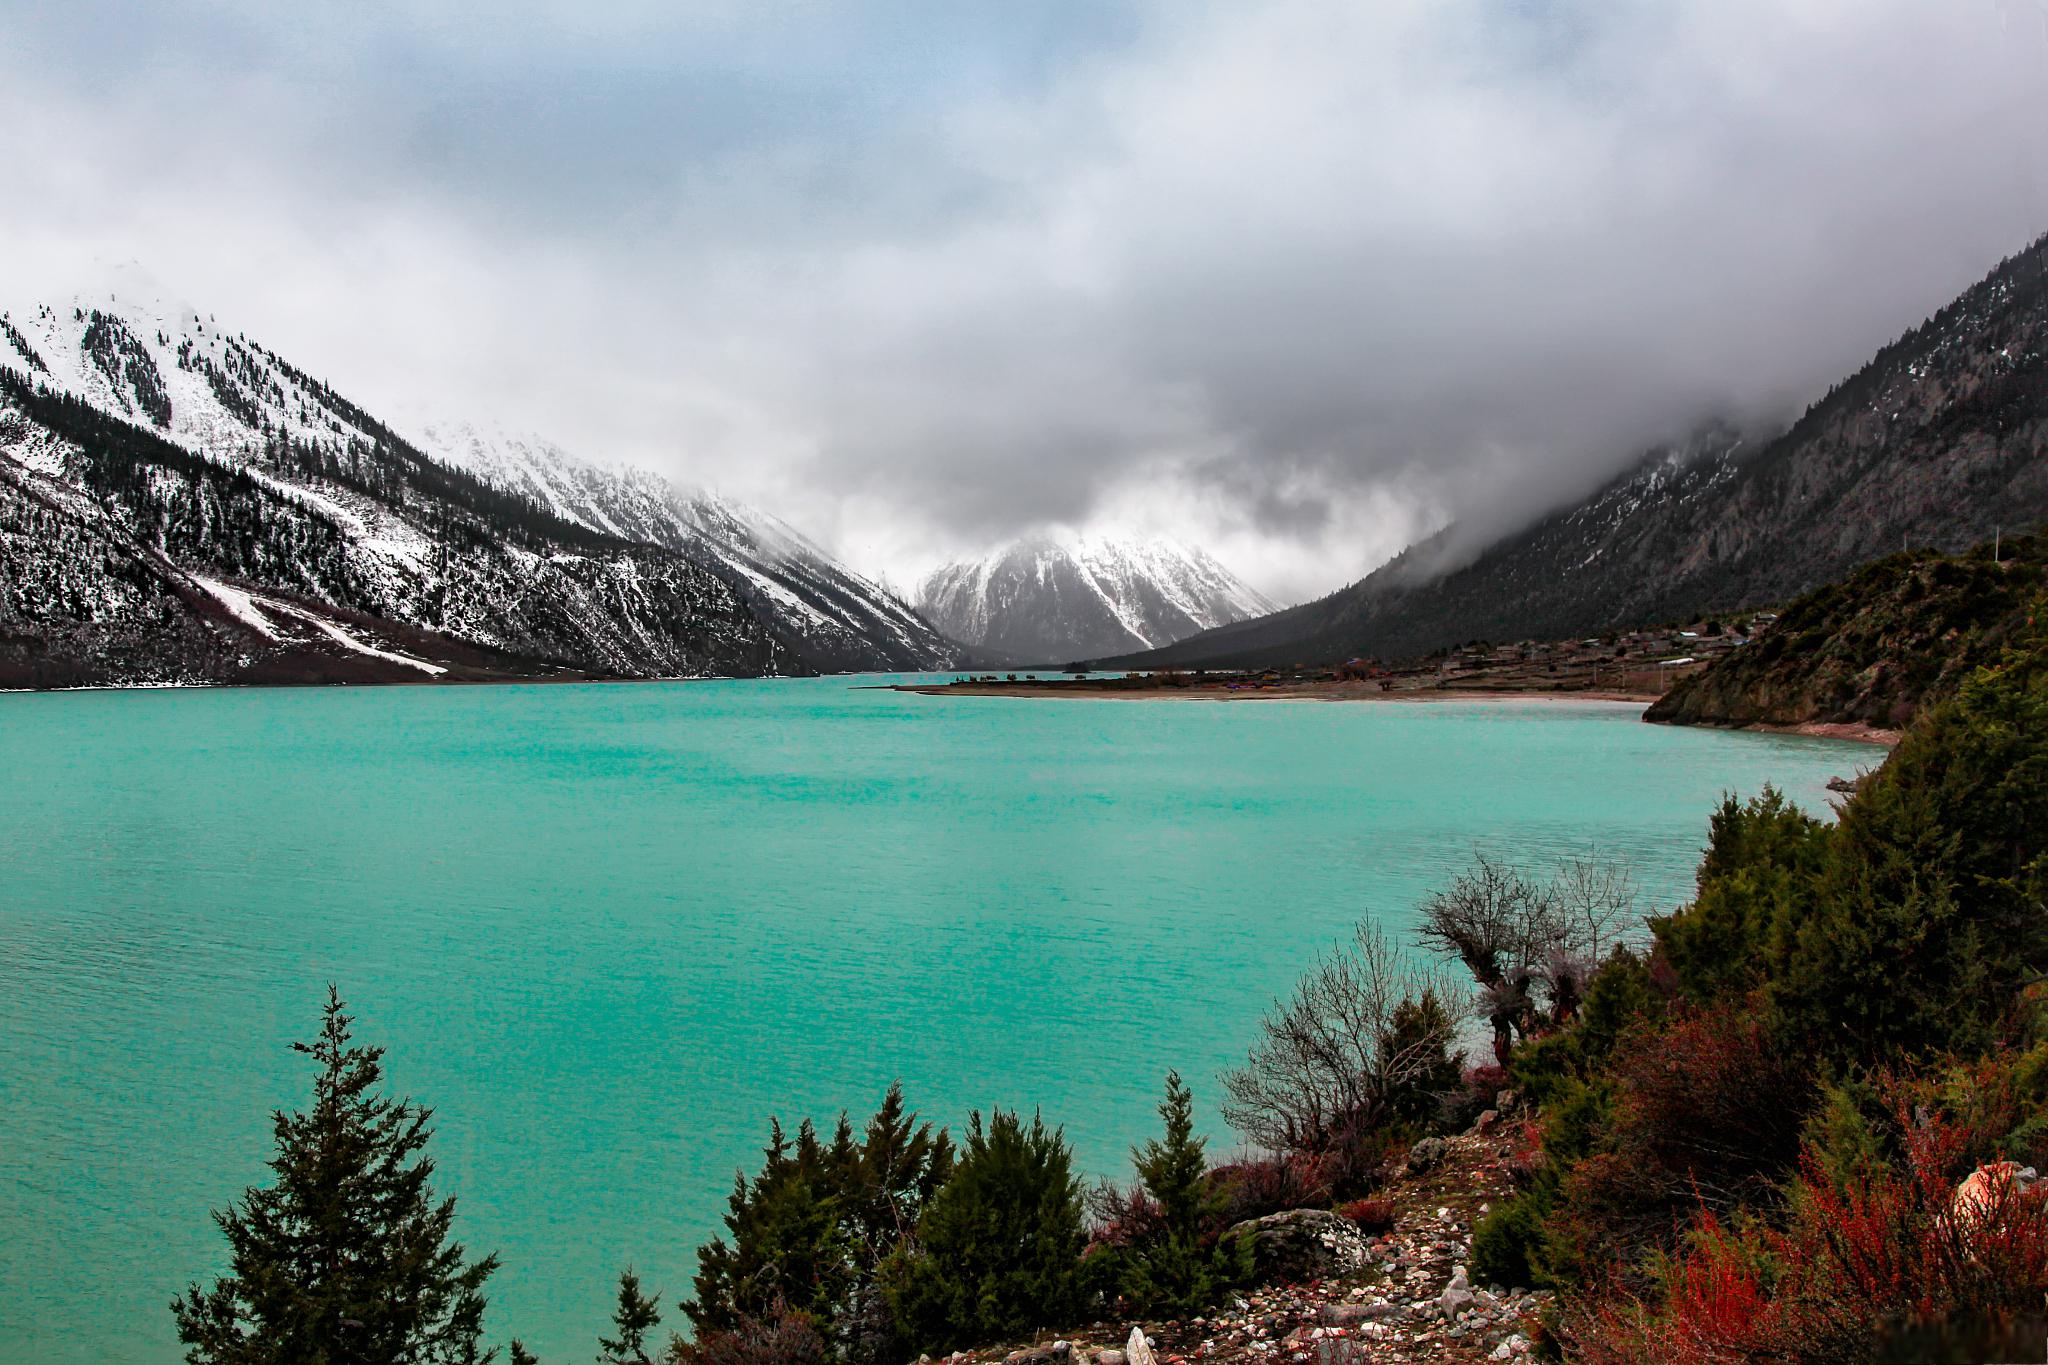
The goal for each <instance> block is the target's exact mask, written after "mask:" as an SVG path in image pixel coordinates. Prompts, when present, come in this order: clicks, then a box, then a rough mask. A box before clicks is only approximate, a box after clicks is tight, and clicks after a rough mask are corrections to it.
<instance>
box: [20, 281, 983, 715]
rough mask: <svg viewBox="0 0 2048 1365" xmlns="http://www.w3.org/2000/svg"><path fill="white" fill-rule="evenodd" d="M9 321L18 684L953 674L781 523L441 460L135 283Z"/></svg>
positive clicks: (648, 489)
mask: <svg viewBox="0 0 2048 1365" xmlns="http://www.w3.org/2000/svg"><path fill="white" fill-rule="evenodd" d="M0 303H4V304H5V307H4V310H0V312H4V321H0V371H4V373H0V569H4V573H0V686H4V685H60V684H71V683H93V682H161V681H270V680H278V681H283V680H343V681H354V680H366V681H367V680H376V679H382V678H407V677H409V678H414V679H417V678H419V677H422V676H434V677H439V676H443V675H442V674H441V673H437V672H434V671H433V670H434V669H442V670H447V671H449V672H450V673H451V674H452V675H453V676H458V677H493V676H539V675H547V674H550V673H562V672H567V673H572V674H577V673H580V674H590V675H596V676H618V677H653V676H703V675H757V674H762V673H803V672H815V671H820V670H831V669H842V668H855V667H887V668H922V667H929V666H932V665H933V664H935V663H940V662H943V661H944V657H945V650H946V646H945V644H944V642H943V641H940V640H939V639H938V637H937V636H936V635H934V634H933V633H932V632H931V631H930V630H929V628H926V627H923V626H922V623H921V622H917V621H916V618H915V617H914V616H912V615H911V614H910V613H908V612H907V611H905V610H903V609H902V608H901V604H900V603H893V602H892V601H891V600H889V599H887V594H883V593H880V591H879V590H873V591H872V592H869V591H867V590H869V589H872V585H866V584H865V581H864V580H859V579H857V578H856V577H855V576H853V575H850V574H845V573H844V571H843V570H838V569H837V566H836V565H833V564H831V562H830V560H829V559H828V558H827V557H825V556H824V555H823V554H822V553H820V552H817V551H816V550H815V548H814V547H809V546H807V545H804V544H803V543H802V542H801V538H800V537H796V536H795V535H794V534H793V533H786V532H785V531H784V530H783V529H781V528H778V527H776V526H775V525H774V524H773V523H770V522H768V521H767V520H766V519H765V518H758V517H752V516H748V515H744V514H741V513H739V512H737V511H735V510H731V509H723V508H722V507H721V506H720V505H717V504H714V503H709V502H706V503H705V504H704V505H702V506H701V507H698V508H697V510H696V511H695V513H694V516H695V523H694V524H695V525H697V526H698V527H700V528H715V532H714V530H709V529H700V530H698V531H697V532H695V533H693V532H692V530H691V526H692V524H693V523H692V522H691V520H690V519H688V518H685V517H684V516H682V515H681V514H680V513H679V512H677V511H676V510H675V509H674V508H668V509H667V510H665V511H663V510H661V509H662V508H663V507H665V506H666V504H667V503H668V502H670V501H683V500H677V499H670V498H668V497H667V495H665V494H663V493H661V492H660V491H659V490H658V489H657V488H655V487H654V486H653V484H652V483H650V482H648V481H645V480H642V481H641V482H640V483H634V482H633V481H631V480H625V481H611V480H608V479H607V478H606V477H604V476H602V475H601V472H600V471H593V470H590V469H587V468H584V467H579V466H577V465H575V463H574V462H572V461H566V460H562V461H560V462H559V464H560V469H559V472H558V477H561V478H569V479H576V478H580V479H583V480H584V481H585V486H584V489H583V491H582V493H581V495H580V496H578V495H577V490H576V489H574V488H569V487H564V488H560V489H555V488H549V489H545V490H543V489H539V488H528V487H522V486H520V485H518V484H517V483H516V482H514V483H511V484H510V486H507V484H505V483H501V482H499V481H496V480H494V479H493V478H487V477H483V476H480V475H479V474H478V473H475V472H471V470H469V469H465V468H462V467H459V466H457V465H450V464H444V463H442V462H440V461H437V460H434V459H432V458H430V456H429V455H428V454H427V453H425V452H423V451H422V450H421V449H420V448H419V446H418V444H417V443H416V442H414V441H412V440H409V439H407V438H406V437H404V436H402V435H400V434H399V433H398V432H396V431H394V430H393V429H392V428H391V427H390V426H389V425H388V424H387V423H385V422H384V421H382V420H380V419H379V418H377V417H375V416H373V415H371V414H369V413H367V412H365V411H363V410H362V409H361V408H360V407H358V406H357V405H356V404H354V403H352V402H350V401H349V400H348V399H346V398H344V397H343V396H341V395H340V394H337V393H335V392H334V391H333V390H332V389H331V388H329V387H328V386H327V385H325V384H323V383H321V382H319V381H318V380H315V379H314V378H312V377H311V376H309V375H307V374H305V373H304V372H302V371H300V370H299V369H297V368H296V367H294V366H293V365H291V364H290V363H289V362H288V361H286V360H285V359H284V358H282V357H281V356H278V355H276V354H275V353H273V352H271V351H269V350H267V349H265V348H264V347H263V346H262V345H260V344H259V343H257V342H255V341H253V340H251V339H249V338H247V337H245V336H243V335H242V334H240V333H237V332H233V331H231V330H229V329H228V328H226V327H224V326H222V325H221V324H219V323H217V322H216V321H215V319H214V318H213V317H212V316H210V315H207V314H204V313H202V312H200V311H198V310H196V309H194V308H192V307H191V306H189V305H186V304H183V303H179V302H176V301H174V300H171V299H169V298H167V297H166V295H165V294H164V292H163V291H162V290H161V289H159V288H157V287H156V286H154V285H153V284H152V283H150V282H149V281H148V280H147V279H146V278H144V277H143V276H142V275H141V273H140V272H139V271H135V270H132V269H129V270H124V271H121V272H118V273H117V274H116V275H114V276H113V277H111V278H110V279H109V280H107V281H106V282H104V283H103V284H101V285H99V286H96V287H95V288H93V289H91V290H88V291H85V292H83V293H80V294H77V295H73V296H70V297H66V298H62V299H59V300H55V301H51V300H42V301H28V302H15V301H11V300H8V301H0ZM655 482H658V481H655ZM615 483H616V484H617V486H618V487H623V488H627V489H638V491H639V493H640V495H641V496H640V498H639V504H638V505H639V506H640V508H641V511H642V513H643V514H644V515H643V518H642V520H640V521H637V522H630V523H629V522H624V521H619V522H613V521H610V520H609V519H608V517H607V516H606V515H601V514H597V512H596V509H601V508H603V507H604V506H606V505H608V504H607V503H606V501H605V498H604V497H602V496H600V494H608V493H612V492H616V491H617V488H615V487H614V484H615ZM613 501H615V502H617V503H618V505H619V506H620V508H621V514H622V515H623V513H624V511H625V510H626V509H627V508H630V507H632V506H634V505H636V504H635V502H634V499H632V498H629V497H625V496H623V495H620V496H618V497H616V498H614V499H613ZM785 580H787V581H785ZM870 598H873V599H881V600H880V601H873V600H870ZM856 599H858V600H856Z"/></svg>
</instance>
